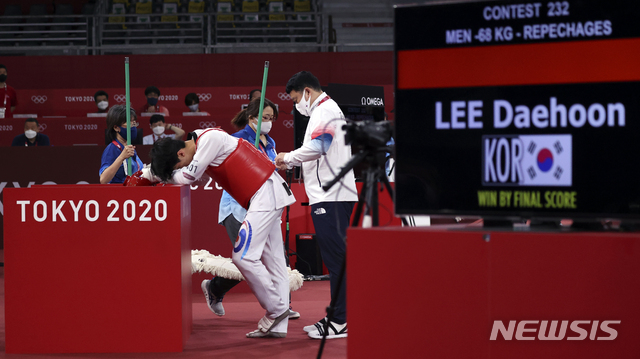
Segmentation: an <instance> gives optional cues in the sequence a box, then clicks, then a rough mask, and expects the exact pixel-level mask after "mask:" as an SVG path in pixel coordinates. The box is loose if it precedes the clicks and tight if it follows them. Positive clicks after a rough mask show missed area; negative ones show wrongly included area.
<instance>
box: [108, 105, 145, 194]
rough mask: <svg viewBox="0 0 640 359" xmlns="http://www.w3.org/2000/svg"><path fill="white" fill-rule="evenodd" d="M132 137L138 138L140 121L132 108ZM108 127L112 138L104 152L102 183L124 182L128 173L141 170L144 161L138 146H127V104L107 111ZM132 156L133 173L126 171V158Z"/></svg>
mask: <svg viewBox="0 0 640 359" xmlns="http://www.w3.org/2000/svg"><path fill="white" fill-rule="evenodd" d="M130 111H131V138H136V136H137V130H138V128H137V127H138V122H137V116H136V112H135V111H134V110H133V109H131V110H130ZM107 129H108V135H109V138H110V139H111V140H112V141H111V143H110V144H109V145H107V148H105V149H104V152H102V161H101V164H100V172H99V174H100V183H101V184H105V183H123V182H124V180H125V179H126V178H127V175H130V174H132V173H136V172H137V171H138V170H141V169H142V167H143V163H142V161H141V160H140V158H138V154H137V153H136V148H135V147H134V146H133V145H128V146H127V109H126V106H125V105H115V106H113V107H111V108H110V109H109V112H108V113H107ZM129 157H131V173H127V172H126V171H127V170H126V167H127V166H126V161H125V160H126V159H127V158H129Z"/></svg>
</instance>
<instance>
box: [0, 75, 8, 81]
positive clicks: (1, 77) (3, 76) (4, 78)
mask: <svg viewBox="0 0 640 359" xmlns="http://www.w3.org/2000/svg"><path fill="white" fill-rule="evenodd" d="M5 81H7V75H5V74H2V75H0V82H5Z"/></svg>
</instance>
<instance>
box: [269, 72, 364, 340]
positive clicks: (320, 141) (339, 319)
mask: <svg viewBox="0 0 640 359" xmlns="http://www.w3.org/2000/svg"><path fill="white" fill-rule="evenodd" d="M286 92H287V93H288V94H289V95H291V99H292V100H293V101H294V103H295V104H296V109H297V110H298V111H299V112H300V113H301V114H302V115H305V116H309V117H310V119H309V124H308V126H307V130H306V132H305V135H304V141H303V145H302V147H300V148H298V149H297V150H295V151H293V152H289V153H279V154H278V156H276V164H277V165H281V164H286V165H287V166H289V167H291V166H300V165H301V166H302V172H303V175H304V186H305V190H306V192H307V196H308V197H309V204H310V205H311V217H312V219H313V226H314V227H315V231H316V238H317V240H318V245H319V246H320V253H321V254H322V260H323V261H324V264H325V265H326V266H327V269H329V274H330V281H331V294H332V296H333V294H334V293H335V292H336V290H337V286H338V283H337V282H338V276H339V274H340V270H341V268H342V263H343V260H344V256H345V252H346V247H345V235H346V230H347V227H348V225H349V218H350V217H351V212H352V210H353V205H354V203H355V202H357V201H358V193H357V190H356V181H355V177H354V175H353V170H351V171H349V172H348V173H347V174H346V175H345V176H344V177H343V178H342V179H341V180H340V182H338V183H336V184H335V185H334V186H333V187H332V188H331V189H330V190H329V191H327V192H325V191H324V190H323V189H322V186H323V185H325V184H327V183H328V182H329V181H331V180H332V179H333V178H334V177H335V176H336V175H337V174H338V172H340V168H341V167H343V166H344V165H345V164H346V163H347V162H348V161H349V160H350V159H351V147H350V146H348V145H346V144H345V140H344V133H343V131H342V126H343V125H345V124H346V121H345V118H344V115H343V114H342V111H341V110H340V107H338V104H337V103H336V102H335V101H333V100H332V99H331V98H330V97H329V96H328V95H327V94H326V93H324V92H323V91H322V88H321V87H320V82H319V81H318V79H317V78H316V77H315V76H313V74H311V73H310V72H308V71H301V72H299V73H297V74H295V75H293V77H291V79H290V80H289V82H288V83H287V88H286ZM339 292H340V293H339V296H338V297H337V298H336V303H335V308H334V309H335V310H334V316H333V319H332V321H331V322H330V323H329V329H328V333H327V338H329V339H332V338H344V337H346V336H347V316H346V314H347V313H346V276H345V278H344V280H343V282H342V286H341V288H340V291H339ZM325 321H326V318H324V319H322V320H320V321H319V322H318V323H316V324H313V325H309V326H306V327H304V330H305V331H306V332H307V333H309V336H310V337H311V338H314V339H320V338H322V333H323V330H324V328H323V325H324V323H325Z"/></svg>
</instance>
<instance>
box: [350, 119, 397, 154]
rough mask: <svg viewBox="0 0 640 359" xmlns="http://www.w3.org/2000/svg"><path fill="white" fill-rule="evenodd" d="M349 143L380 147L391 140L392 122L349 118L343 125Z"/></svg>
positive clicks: (366, 146)
mask: <svg viewBox="0 0 640 359" xmlns="http://www.w3.org/2000/svg"><path fill="white" fill-rule="evenodd" d="M342 129H343V130H344V131H345V132H346V133H345V137H344V139H345V143H346V144H347V145H351V144H353V145H355V146H362V147H365V148H380V147H384V146H386V145H387V143H388V142H389V141H390V140H391V134H392V130H391V123H390V122H389V121H378V122H376V121H373V120H364V121H353V120H349V119H347V124H346V125H344V126H342Z"/></svg>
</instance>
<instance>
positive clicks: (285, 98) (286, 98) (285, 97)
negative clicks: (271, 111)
mask: <svg viewBox="0 0 640 359" xmlns="http://www.w3.org/2000/svg"><path fill="white" fill-rule="evenodd" d="M278 98H279V99H280V100H282V101H291V96H290V95H289V94H288V93H286V92H279V93H278Z"/></svg>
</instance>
